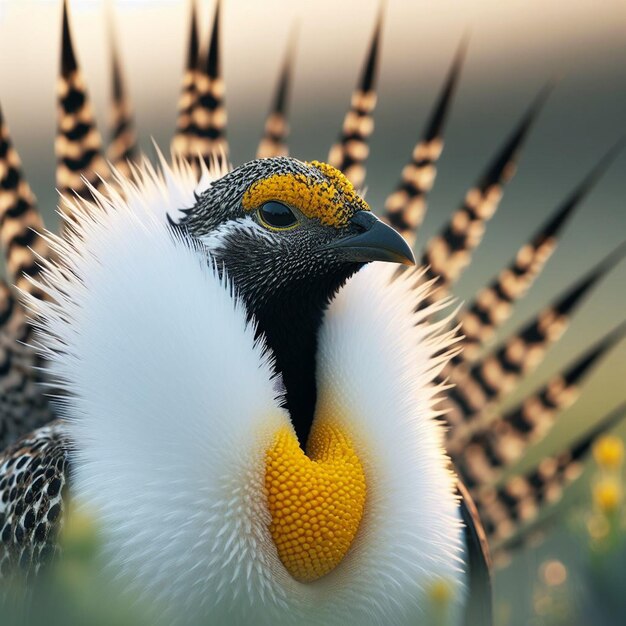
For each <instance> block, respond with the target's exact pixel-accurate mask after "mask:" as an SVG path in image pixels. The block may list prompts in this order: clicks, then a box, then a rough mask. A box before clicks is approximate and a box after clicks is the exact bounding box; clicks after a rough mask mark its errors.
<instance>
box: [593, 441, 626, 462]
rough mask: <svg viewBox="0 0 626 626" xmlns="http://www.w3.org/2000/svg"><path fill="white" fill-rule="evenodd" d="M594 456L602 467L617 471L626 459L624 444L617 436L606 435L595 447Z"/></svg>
mask: <svg viewBox="0 0 626 626" xmlns="http://www.w3.org/2000/svg"><path fill="white" fill-rule="evenodd" d="M593 456H594V458H595V460H596V463H597V464H598V465H599V466H600V467H604V468H606V469H617V468H618V467H619V466H620V465H621V464H622V460H623V458H624V444H623V442H622V440H621V439H620V438H619V437H615V435H605V436H604V437H601V438H600V439H598V441H597V442H596V444H595V445H594V446H593Z"/></svg>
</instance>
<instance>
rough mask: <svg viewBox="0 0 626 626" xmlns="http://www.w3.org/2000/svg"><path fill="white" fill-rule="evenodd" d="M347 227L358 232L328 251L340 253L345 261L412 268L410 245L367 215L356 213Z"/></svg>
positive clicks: (371, 215) (331, 245)
mask: <svg viewBox="0 0 626 626" xmlns="http://www.w3.org/2000/svg"><path fill="white" fill-rule="evenodd" d="M350 224H351V225H352V226H353V227H354V226H356V228H357V229H358V230H359V231H360V232H357V233H355V234H353V235H347V236H346V237H344V238H343V239H339V240H338V241H334V242H333V243H331V244H329V245H327V246H325V248H326V249H327V250H331V249H332V250H341V251H342V252H343V255H342V257H343V258H345V259H346V260H347V261H354V262H358V263H369V262H370V261H388V262H390V263H401V264H402V265H415V257H414V256H413V251H412V250H411V248H410V247H409V244H408V243H407V242H406V241H405V240H404V238H403V237H402V235H400V234H398V233H397V232H396V231H395V230H394V229H393V228H391V226H387V224H384V223H383V222H381V221H380V220H379V219H378V218H377V217H376V216H375V215H374V214H373V213H370V212H369V211H358V212H357V213H355V215H354V216H353V217H352V219H351V220H350Z"/></svg>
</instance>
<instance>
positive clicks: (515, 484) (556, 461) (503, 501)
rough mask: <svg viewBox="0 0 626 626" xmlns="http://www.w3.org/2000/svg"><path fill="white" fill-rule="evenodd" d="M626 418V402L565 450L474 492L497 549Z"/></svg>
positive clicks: (558, 494) (578, 471)
mask: <svg viewBox="0 0 626 626" xmlns="http://www.w3.org/2000/svg"><path fill="white" fill-rule="evenodd" d="M624 417H626V403H624V404H622V405H620V406H619V407H618V408H617V409H615V410H614V411H612V412H611V413H609V414H608V415H606V416H605V417H603V418H602V419H601V420H600V421H599V422H598V423H597V424H596V425H595V426H594V427H593V428H592V429H591V430H590V431H588V432H587V433H586V434H585V435H583V436H581V437H580V438H578V439H576V440H575V441H574V443H573V444H571V445H570V446H569V447H568V448H567V449H566V450H564V451H563V452H560V453H558V454H555V455H553V456H549V457H546V458H544V459H542V461H541V462H540V463H539V464H538V465H537V466H536V467H535V468H533V469H532V470H531V471H529V472H527V473H525V474H521V475H517V476H514V477H512V478H510V479H508V480H507V481H506V482H505V483H504V484H503V485H500V486H498V487H492V488H488V489H485V490H483V491H481V492H479V493H478V494H476V495H475V502H476V505H477V507H478V509H479V512H480V516H481V519H482V521H483V524H484V527H485V532H486V533H487V535H488V536H489V539H490V543H491V545H492V546H494V548H495V550H497V549H498V545H499V544H500V543H501V542H504V541H506V540H508V539H510V538H512V537H514V536H515V535H516V534H517V533H518V532H521V531H523V529H524V527H527V526H529V525H530V524H532V523H533V522H534V521H535V520H537V519H538V517H539V515H540V514H541V512H542V510H543V508H544V507H545V506H546V505H550V504H555V503H556V502H558V501H559V500H560V499H561V497H562V494H563V490H564V488H565V487H567V486H568V485H570V484H571V483H573V482H574V481H575V480H576V479H577V478H578V477H579V476H580V474H581V472H582V465H583V463H584V461H585V460H586V458H587V457H588V455H589V452H590V451H591V447H592V446H593V443H594V441H595V440H596V439H597V438H598V437H600V436H601V435H603V434H604V433H605V432H607V431H608V430H610V429H611V428H613V427H614V426H616V425H617V424H618V423H619V422H620V421H621V420H623V419H624Z"/></svg>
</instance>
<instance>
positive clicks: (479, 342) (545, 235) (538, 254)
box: [451, 140, 624, 367]
mask: <svg viewBox="0 0 626 626" xmlns="http://www.w3.org/2000/svg"><path fill="white" fill-rule="evenodd" d="M623 144H624V141H623V140H620V141H619V142H618V143H617V144H615V145H613V146H612V147H611V149H610V150H609V151H608V152H607V153H606V154H605V155H604V156H603V157H602V158H601V159H600V161H599V162H598V163H597V164H596V165H595V166H594V168H593V169H592V170H591V171H590V172H589V173H588V174H587V176H586V177H585V179H584V180H583V181H582V182H581V183H580V184H579V185H578V186H577V187H576V188H575V189H574V190H573V191H572V192H571V193H570V194H569V196H568V197H567V198H566V199H565V200H564V201H563V202H562V203H561V205H560V206H558V207H557V208H556V210H555V211H554V212H553V213H552V215H551V217H550V218H549V220H548V221H547V222H546V223H545V224H544V225H543V226H542V227H541V228H540V229H539V230H538V231H537V232H536V233H535V234H534V236H533V237H532V238H531V240H530V241H529V242H527V243H526V244H524V245H523V246H522V247H521V248H520V250H519V251H518V252H517V254H516V256H515V258H514V259H513V261H512V262H511V263H510V264H509V265H508V266H507V267H506V268H504V269H503V270H502V271H501V272H500V274H499V275H498V276H497V277H496V278H494V279H493V280H492V281H491V282H490V283H489V285H488V286H487V287H485V288H484V289H482V290H481V291H480V292H479V293H478V295H477V296H476V298H475V299H474V301H473V302H471V303H470V304H469V305H468V306H467V307H466V308H465V309H464V310H463V311H462V312H461V314H460V315H459V321H460V322H461V334H462V335H464V337H465V339H464V340H463V352H462V353H460V354H459V355H457V356H456V357H455V359H454V361H453V362H452V363H451V366H452V367H458V366H460V365H461V364H462V363H464V362H467V361H474V360H476V357H477V356H478V353H479V352H480V349H481V347H482V346H483V345H485V344H486V343H487V342H488V341H489V340H490V339H491V338H492V337H493V335H494V334H495V331H496V330H497V329H498V328H499V327H500V326H501V325H502V324H503V323H504V322H505V321H506V320H507V319H509V317H510V316H511V314H512V312H513V305H514V303H515V302H516V301H517V300H519V299H520V298H523V297H524V296H525V295H526V293H527V291H528V289H529V288H530V286H531V285H532V284H533V282H534V281H535V279H536V278H537V276H538V275H539V274H540V273H541V271H542V270H543V268H544V267H545V265H546V263H547V262H548V260H549V259H550V257H551V256H552V253H553V252H554V250H555V248H556V246H557V244H558V237H559V235H560V232H561V231H562V229H563V228H564V226H565V225H566V223H567V222H568V220H569V219H570V218H571V216H572V214H573V213H574V211H575V210H576V209H577V208H578V207H579V206H580V204H581V203H582V201H583V200H584V199H585V198H586V196H587V195H588V194H589V193H590V192H591V190H592V189H593V187H594V186H595V184H596V183H597V182H598V180H599V179H600V177H601V176H602V174H604V172H605V171H606V170H607V169H608V167H609V165H610V164H611V163H612V162H613V160H614V159H615V157H616V156H617V154H619V152H620V151H621V149H622V147H623Z"/></svg>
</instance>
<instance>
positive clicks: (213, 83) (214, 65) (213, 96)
mask: <svg viewBox="0 0 626 626" xmlns="http://www.w3.org/2000/svg"><path fill="white" fill-rule="evenodd" d="M220 15H221V0H217V4H216V5H215V14H214V17H213V27H212V29H211V36H210V39H209V46H208V52H207V55H206V59H205V61H204V62H203V63H201V64H200V66H199V68H198V70H199V71H198V77H197V80H196V100H195V102H194V103H193V105H192V109H191V125H190V140H191V141H190V153H191V156H192V158H193V159H197V158H201V159H203V160H204V161H205V163H209V162H210V161H211V159H216V160H217V161H218V162H219V163H223V162H224V161H225V160H227V159H228V142H227V141H226V122H227V114H226V105H225V101H224V94H225V85H224V78H223V76H222V68H221V58H220Z"/></svg>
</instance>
